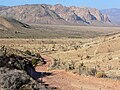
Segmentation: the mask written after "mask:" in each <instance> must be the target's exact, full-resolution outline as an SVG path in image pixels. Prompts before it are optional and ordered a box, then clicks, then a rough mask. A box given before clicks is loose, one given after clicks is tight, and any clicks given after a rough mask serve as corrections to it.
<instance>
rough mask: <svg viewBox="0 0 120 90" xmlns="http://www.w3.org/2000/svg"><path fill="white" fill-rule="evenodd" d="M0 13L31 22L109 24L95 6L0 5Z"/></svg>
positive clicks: (105, 16)
mask: <svg viewBox="0 0 120 90" xmlns="http://www.w3.org/2000/svg"><path fill="white" fill-rule="evenodd" d="M0 15H1V16H7V17H12V18H15V19H17V20H20V21H22V22H25V23H33V24H77V25H110V24H111V23H110V20H109V18H108V17H107V15H104V14H102V13H101V12H100V11H99V10H97V9H95V8H81V7H75V6H70V7H66V6H62V5H60V4H57V5H54V6H52V5H46V4H33V5H22V6H12V7H0Z"/></svg>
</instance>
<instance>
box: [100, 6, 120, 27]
mask: <svg viewBox="0 0 120 90" xmlns="http://www.w3.org/2000/svg"><path fill="white" fill-rule="evenodd" d="M101 12H102V13H104V14H107V15H108V17H109V19H110V20H111V21H112V22H113V23H114V24H117V25H120V20H119V19H120V9H117V8H112V9H104V10H101Z"/></svg>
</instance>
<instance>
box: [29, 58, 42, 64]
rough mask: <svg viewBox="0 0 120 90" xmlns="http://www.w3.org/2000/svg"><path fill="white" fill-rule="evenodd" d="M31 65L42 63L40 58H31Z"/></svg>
mask: <svg viewBox="0 0 120 90" xmlns="http://www.w3.org/2000/svg"><path fill="white" fill-rule="evenodd" d="M31 62H32V65H33V66H36V65H37V64H38V63H39V65H42V62H41V59H40V58H35V59H32V61H31Z"/></svg>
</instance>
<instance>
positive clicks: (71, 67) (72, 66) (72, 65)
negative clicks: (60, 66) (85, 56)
mask: <svg viewBox="0 0 120 90" xmlns="http://www.w3.org/2000/svg"><path fill="white" fill-rule="evenodd" d="M65 69H66V70H67V71H68V70H74V69H75V62H74V61H70V62H68V63H65Z"/></svg>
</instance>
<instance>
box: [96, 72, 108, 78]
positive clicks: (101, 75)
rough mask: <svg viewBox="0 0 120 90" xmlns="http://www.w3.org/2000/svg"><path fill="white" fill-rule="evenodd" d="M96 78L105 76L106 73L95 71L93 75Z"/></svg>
mask: <svg viewBox="0 0 120 90" xmlns="http://www.w3.org/2000/svg"><path fill="white" fill-rule="evenodd" d="M95 76H96V77H97V78H105V77H107V75H106V74H105V73H104V72H97V73H96V75H95Z"/></svg>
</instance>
